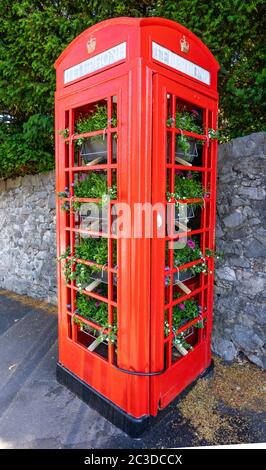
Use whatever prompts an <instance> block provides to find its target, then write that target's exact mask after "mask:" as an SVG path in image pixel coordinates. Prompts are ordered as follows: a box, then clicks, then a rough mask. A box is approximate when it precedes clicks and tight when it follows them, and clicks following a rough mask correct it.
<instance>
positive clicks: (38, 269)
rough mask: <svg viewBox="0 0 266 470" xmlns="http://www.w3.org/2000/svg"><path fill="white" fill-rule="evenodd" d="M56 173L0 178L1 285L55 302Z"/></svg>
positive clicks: (20, 292)
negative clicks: (10, 178) (11, 178)
mask: <svg viewBox="0 0 266 470" xmlns="http://www.w3.org/2000/svg"><path fill="white" fill-rule="evenodd" d="M54 179H55V176H54V172H50V173H46V174H40V175H34V176H25V177H23V178H16V179H14V180H7V181H0V246H1V257H0V287H2V288H4V289H9V290H12V291H15V292H18V293H19V294H27V295H30V296H32V297H35V298H38V299H44V300H47V301H49V302H53V303H55V302H56V251H55V182H54Z"/></svg>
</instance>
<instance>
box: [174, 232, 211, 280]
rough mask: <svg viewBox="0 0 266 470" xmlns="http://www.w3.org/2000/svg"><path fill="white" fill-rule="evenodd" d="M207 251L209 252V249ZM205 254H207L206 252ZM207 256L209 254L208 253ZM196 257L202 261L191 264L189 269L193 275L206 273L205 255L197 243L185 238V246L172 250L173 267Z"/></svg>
mask: <svg viewBox="0 0 266 470" xmlns="http://www.w3.org/2000/svg"><path fill="white" fill-rule="evenodd" d="M206 251H207V250H206ZM208 253H210V250H209V251H208ZM206 256H208V255H207V253H206ZM209 256H211V255H210V254H209ZM198 259H201V260H202V262H201V263H199V264H196V265H195V266H191V267H190V268H189V270H190V271H192V273H193V274H194V275H196V274H198V273H204V274H207V273H208V272H209V269H208V266H207V263H206V257H205V256H204V255H203V253H202V251H201V249H200V247H199V245H198V243H197V242H196V241H194V240H192V238H189V239H188V240H187V243H186V246H185V247H184V248H181V249H180V250H178V249H175V250H174V266H175V268H177V267H178V266H182V265H183V264H186V263H190V262H192V261H196V260H198ZM183 271H184V270H183Z"/></svg>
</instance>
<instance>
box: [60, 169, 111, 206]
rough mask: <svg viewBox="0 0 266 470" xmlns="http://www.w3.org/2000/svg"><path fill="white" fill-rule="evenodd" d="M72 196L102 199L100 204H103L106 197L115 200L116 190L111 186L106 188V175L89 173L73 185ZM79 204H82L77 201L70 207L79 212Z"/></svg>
mask: <svg viewBox="0 0 266 470" xmlns="http://www.w3.org/2000/svg"><path fill="white" fill-rule="evenodd" d="M59 194H64V193H59ZM59 194H58V195H59ZM74 196H75V197H79V198H92V199H102V202H101V203H103V204H104V203H106V202H107V200H108V197H109V198H110V199H116V197H117V188H116V185H113V186H112V187H111V188H108V187H107V178H106V173H99V172H94V171H90V172H89V173H88V176H86V177H85V178H84V179H82V180H79V181H77V182H76V183H75V185H74ZM59 197H60V196H59ZM61 197H62V196H61ZM63 197H64V196H63ZM101 203H100V204H101ZM81 204H82V203H80V202H77V201H75V202H73V203H72V205H73V208H74V210H79V209H80V207H81Z"/></svg>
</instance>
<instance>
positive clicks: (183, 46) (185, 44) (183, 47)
mask: <svg viewBox="0 0 266 470" xmlns="http://www.w3.org/2000/svg"><path fill="white" fill-rule="evenodd" d="M180 48H181V52H185V53H186V54H187V53H188V51H189V43H188V42H187V40H186V36H183V37H182V38H181V39H180Z"/></svg>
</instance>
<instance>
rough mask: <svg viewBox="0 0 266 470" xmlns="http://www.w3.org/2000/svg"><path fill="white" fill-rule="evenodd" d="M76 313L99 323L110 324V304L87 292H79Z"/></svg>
mask: <svg viewBox="0 0 266 470" xmlns="http://www.w3.org/2000/svg"><path fill="white" fill-rule="evenodd" d="M76 307H77V310H76V313H77V314H78V315H80V316H81V317H84V318H87V319H88V320H91V321H93V322H95V323H97V324H98V325H101V326H105V325H108V304H107V303H105V302H99V300H96V299H93V298H92V297H89V296H87V295H85V294H79V293H78V294H77V298H76Z"/></svg>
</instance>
